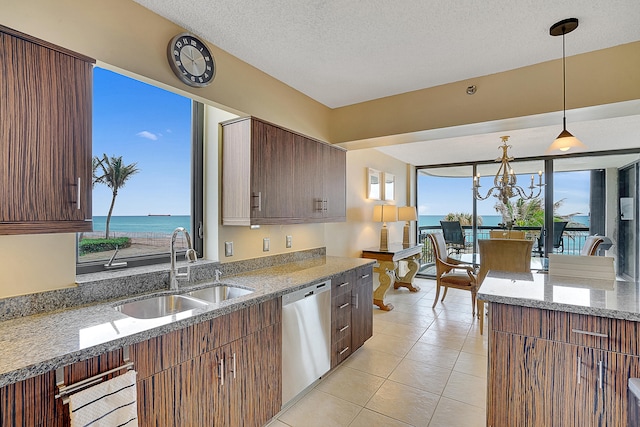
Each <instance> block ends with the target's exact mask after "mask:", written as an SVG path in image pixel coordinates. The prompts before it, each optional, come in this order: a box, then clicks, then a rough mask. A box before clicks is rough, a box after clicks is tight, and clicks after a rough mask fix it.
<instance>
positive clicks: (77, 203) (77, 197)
mask: <svg viewBox="0 0 640 427" xmlns="http://www.w3.org/2000/svg"><path fill="white" fill-rule="evenodd" d="M81 183H82V180H81V179H80V177H78V192H77V194H76V209H78V210H80V196H81V195H82V191H80V184H81Z"/></svg>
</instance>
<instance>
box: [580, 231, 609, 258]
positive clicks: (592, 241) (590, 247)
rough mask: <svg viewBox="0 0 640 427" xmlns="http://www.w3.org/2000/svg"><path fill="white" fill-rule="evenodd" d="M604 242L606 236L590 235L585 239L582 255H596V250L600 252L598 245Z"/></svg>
mask: <svg viewBox="0 0 640 427" xmlns="http://www.w3.org/2000/svg"><path fill="white" fill-rule="evenodd" d="M602 242H604V237H602V236H596V235H593V236H589V237H587V239H586V240H585V241H584V245H583V246H582V249H581V250H580V255H582V256H594V255H595V254H596V252H598V247H599V246H600V245H601V244H602Z"/></svg>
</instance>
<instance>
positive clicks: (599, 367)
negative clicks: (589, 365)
mask: <svg viewBox="0 0 640 427" xmlns="http://www.w3.org/2000/svg"><path fill="white" fill-rule="evenodd" d="M602 380H603V378H602V360H600V361H599V362H598V388H599V389H600V390H602Z"/></svg>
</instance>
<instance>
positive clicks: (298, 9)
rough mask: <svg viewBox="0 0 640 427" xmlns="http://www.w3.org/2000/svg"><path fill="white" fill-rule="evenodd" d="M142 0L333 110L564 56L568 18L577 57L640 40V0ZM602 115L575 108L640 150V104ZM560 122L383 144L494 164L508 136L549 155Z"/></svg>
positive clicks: (588, 134) (575, 126) (587, 127)
mask: <svg viewBox="0 0 640 427" xmlns="http://www.w3.org/2000/svg"><path fill="white" fill-rule="evenodd" d="M134 1H136V2H137V3H139V4H141V5H142V6H144V7H146V8H148V9H150V10H152V11H154V12H156V13H157V14H159V15H161V16H164V17H165V18H167V19H169V20H171V21H173V22H175V23H176V24H178V25H180V26H182V27H184V28H185V29H187V30H188V31H190V32H192V33H194V34H197V35H200V36H201V37H203V38H205V39H206V40H208V41H210V42H211V43H213V44H215V45H216V46H218V47H220V48H222V49H224V50H226V51H227V52H229V53H231V54H232V55H234V56H236V57H238V58H240V59H242V60H244V61H245V62H247V63H249V64H251V65H253V66H255V67H256V68H258V69H260V70H262V71H264V72H266V73H267V74H269V75H271V76H273V77H275V78H276V79H278V80H280V81H282V82H284V83H286V84H288V85H289V86H291V87H293V88H295V89H297V90H298V91H300V92H302V93H305V94H306V95H308V96H309V97H311V98H313V99H315V100H317V101H319V102H321V103H323V104H325V105H327V106H329V107H332V108H336V107H340V106H345V105H350V104H354V103H358V102H363V101H367V100H371V99H377V98H381V97H385V96H390V95H394V94H399V93H404V92H408V91H413V90H417V89H423V88H427V87H432V86H437V85H441V84H445V83H450V82H455V81H460V80H465V79H469V78H473V77H478V76H484V75H488V74H493V73H498V72H502V71H507V70H512V69H516V68H519V67H523V66H527V65H531V64H536V63H540V62H543V61H549V60H552V59H558V58H561V57H562V47H561V46H562V44H561V43H560V40H559V39H558V38H557V37H551V36H550V35H549V27H550V26H551V25H552V24H553V23H555V22H557V21H559V20H561V19H564V18H569V17H576V18H578V19H579V20H580V26H579V28H578V30H577V31H575V32H573V33H571V34H570V35H568V36H567V37H566V49H567V55H568V56H570V55H576V54H580V53H584V52H590V51H594V50H598V49H604V48H607V47H612V46H616V45H620V44H625V43H630V42H633V41H638V40H640V3H639V2H638V0H564V1H558V0H553V1H551V0H515V1H514V0H489V1H477V0H457V1H443V0H440V1H438V0H400V1H399V0H367V1H354V0H350V1H349V0H273V1H264V0H261V1H260V0H134ZM560 114H561V113H560ZM583 116H584V117H583ZM590 116H592V115H591V114H590V112H589V111H586V112H584V111H583V112H580V111H578V112H574V111H568V112H567V119H568V122H569V123H570V125H569V129H570V130H571V131H572V132H573V133H574V134H575V135H576V136H577V137H579V138H580V139H581V140H583V142H584V143H585V144H587V145H588V146H590V147H594V146H593V145H590V143H591V144H593V143H594V142H595V144H596V146H597V147H598V148H597V149H598V150H603V149H614V148H629V147H638V146H640V143H639V141H638V129H640V105H639V104H638V103H627V104H625V105H624V108H623V109H622V111H618V113H615V114H604V115H598V117H597V119H598V120H596V121H593V117H590ZM618 117H624V119H618ZM603 118H604V119H603ZM560 123H561V115H558V114H549V115H545V116H544V117H529V118H521V119H515V120H512V121H504V122H500V123H488V124H480V125H478V126H466V127H465V126H463V127H458V128H456V129H444V130H435V131H433V132H424V133H417V134H413V135H411V136H409V137H408V138H406V136H396V137H395V138H389V139H388V140H387V141H384V142H383V143H379V142H378V143H373V144H372V145H371V146H381V145H386V146H385V147H381V148H379V150H381V151H383V152H385V153H386V154H389V155H391V156H393V157H396V158H398V159H400V160H403V161H405V162H407V163H410V164H414V165H428V164H441V163H451V162H461V161H468V160H487V159H493V158H494V157H495V155H496V153H497V151H496V147H497V146H498V145H499V142H500V141H499V138H498V137H499V135H501V134H505V133H506V134H510V135H512V140H511V142H512V144H513V146H514V147H513V150H512V151H513V152H512V154H513V155H514V156H516V157H526V156H539V155H542V154H544V151H545V149H546V147H547V146H548V145H549V144H550V143H551V141H552V140H553V139H554V138H555V136H556V135H557V134H558V133H559V131H560V130H561V128H560V125H559V124H560ZM403 138H405V140H403ZM602 138H604V140H603V139H602ZM603 141H606V143H603ZM356 144H357V142H356ZM344 145H345V146H346V147H347V148H362V147H364V145H361V146H360V147H356V145H353V146H349V143H346V144H344ZM436 147H437V149H435V150H434V148H436ZM443 147H446V149H443ZM590 149H592V148H590Z"/></svg>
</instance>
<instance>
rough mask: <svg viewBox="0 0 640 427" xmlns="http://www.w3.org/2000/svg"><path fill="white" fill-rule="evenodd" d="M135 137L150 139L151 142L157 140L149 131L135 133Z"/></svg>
mask: <svg viewBox="0 0 640 427" xmlns="http://www.w3.org/2000/svg"><path fill="white" fill-rule="evenodd" d="M136 136H139V137H140V138H147V139H150V140H152V141H157V140H158V135H156V134H154V133H151V132H149V131H146V130H143V131H142V132H138V133H136Z"/></svg>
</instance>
